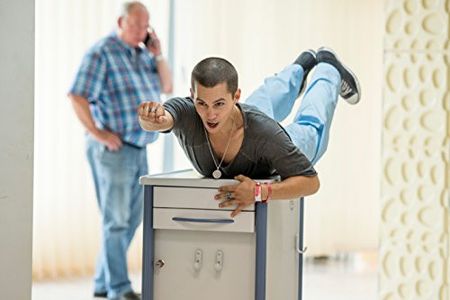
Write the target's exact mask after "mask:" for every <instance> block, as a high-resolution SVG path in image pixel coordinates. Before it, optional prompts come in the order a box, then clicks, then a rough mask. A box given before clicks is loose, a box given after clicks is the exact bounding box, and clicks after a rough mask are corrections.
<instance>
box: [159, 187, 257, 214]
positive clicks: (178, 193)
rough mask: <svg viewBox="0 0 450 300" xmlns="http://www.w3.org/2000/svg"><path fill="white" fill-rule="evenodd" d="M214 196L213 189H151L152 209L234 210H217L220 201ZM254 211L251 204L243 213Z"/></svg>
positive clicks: (229, 208) (228, 208) (214, 191)
mask: <svg viewBox="0 0 450 300" xmlns="http://www.w3.org/2000/svg"><path fill="white" fill-rule="evenodd" d="M215 194H217V189H215V188H197V187H161V186H156V187H154V188H153V207H171V208H198V209H215V210H228V211H230V210H234V208H233V207H227V208H219V203H220V201H217V200H215V199H214V195H215ZM254 210H255V205H254V204H252V205H251V206H249V207H246V208H245V210H244V211H254Z"/></svg>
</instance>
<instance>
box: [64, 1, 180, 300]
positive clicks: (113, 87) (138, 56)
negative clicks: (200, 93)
mask: <svg viewBox="0 0 450 300" xmlns="http://www.w3.org/2000/svg"><path fill="white" fill-rule="evenodd" d="M117 24H118V29H117V31H116V32H113V33H111V34H109V35H108V36H106V37H105V38H103V39H101V40H100V41H99V42H97V43H96V44H95V45H94V46H93V47H92V48H91V49H90V50H89V51H88V52H87V53H86V55H85V56H84V58H83V60H82V63H81V66H80V68H79V70H78V73H77V75H76V78H75V80H74V83H73V85H72V87H71V89H70V91H69V98H70V99H71V101H72V104H73V107H74V110H75V113H76V115H77V117H78V118H79V120H80V121H81V123H82V125H83V126H84V127H85V129H86V131H87V137H86V139H87V157H88V161H89V164H90V166H91V170H92V175H93V178H94V183H95V189H96V195H97V201H98V206H99V209H100V212H101V215H102V235H103V239H102V247H101V252H100V255H99V258H98V264H97V270H96V275H95V287H94V296H95V297H104V298H106V297H107V298H108V299H125V300H129V299H140V296H139V295H137V294H136V293H135V292H134V291H133V289H132V287H131V282H130V280H129V278H128V271H127V260H126V254H127V250H128V247H129V245H130V242H131V240H132V239H133V236H134V233H135V231H136V228H137V227H138V225H139V224H140V222H141V219H142V198H143V197H142V194H141V188H140V186H139V183H138V178H139V176H141V175H145V174H147V173H148V172H147V157H146V145H147V144H148V143H151V142H153V141H155V140H156V138H157V134H156V133H149V132H145V131H143V130H142V129H141V127H140V126H139V123H138V117H137V108H138V106H139V104H140V103H141V102H142V101H144V100H149V99H152V100H155V101H159V99H160V93H170V92H171V91H172V77H171V73H170V70H169V66H168V64H167V62H166V61H165V59H164V58H163V56H162V54H161V45H160V42H159V39H158V37H157V35H156V34H155V32H154V31H151V30H149V29H150V26H149V12H148V10H147V9H146V7H145V6H144V5H143V4H142V3H140V2H128V3H126V4H124V5H123V9H122V12H121V15H120V16H119V18H118V21H117ZM144 41H146V44H144V43H143V42H144Z"/></svg>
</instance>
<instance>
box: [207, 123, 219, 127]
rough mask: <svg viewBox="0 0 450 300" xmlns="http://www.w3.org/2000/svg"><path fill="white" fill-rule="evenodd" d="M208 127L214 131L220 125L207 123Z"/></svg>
mask: <svg viewBox="0 0 450 300" xmlns="http://www.w3.org/2000/svg"><path fill="white" fill-rule="evenodd" d="M206 125H207V126H208V128H211V129H214V128H216V127H217V125H219V123H214V122H206Z"/></svg>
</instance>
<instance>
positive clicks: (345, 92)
mask: <svg viewBox="0 0 450 300" xmlns="http://www.w3.org/2000/svg"><path fill="white" fill-rule="evenodd" d="M351 92H352V88H351V86H350V85H349V84H348V83H347V81H345V80H342V83H341V95H342V96H347V95H348V94H350V93H351Z"/></svg>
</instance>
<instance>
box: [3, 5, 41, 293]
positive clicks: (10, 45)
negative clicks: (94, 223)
mask: <svg viewBox="0 0 450 300" xmlns="http://www.w3.org/2000/svg"><path fill="white" fill-rule="evenodd" d="M0 20H1V26H0V40H1V43H2V44H1V47H0V57H1V58H2V63H1V69H0V101H1V103H2V106H1V109H0V295H1V296H0V297H1V298H2V299H18V300H23V299H30V298H31V239H32V237H31V232H32V230H31V227H32V203H33V201H32V196H33V179H32V175H33V108H34V105H33V89H34V0H17V1H6V0H0Z"/></svg>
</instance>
